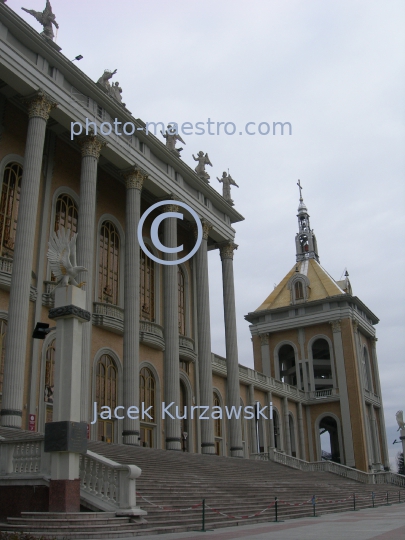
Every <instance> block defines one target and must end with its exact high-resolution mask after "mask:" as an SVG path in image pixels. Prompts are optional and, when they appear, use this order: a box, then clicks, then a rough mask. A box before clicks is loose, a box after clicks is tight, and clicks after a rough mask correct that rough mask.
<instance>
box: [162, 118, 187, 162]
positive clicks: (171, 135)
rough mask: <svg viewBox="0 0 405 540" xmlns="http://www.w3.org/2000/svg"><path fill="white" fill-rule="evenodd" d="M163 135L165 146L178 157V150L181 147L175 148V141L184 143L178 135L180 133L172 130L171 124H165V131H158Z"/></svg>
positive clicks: (179, 150)
mask: <svg viewBox="0 0 405 540" xmlns="http://www.w3.org/2000/svg"><path fill="white" fill-rule="evenodd" d="M160 133H161V134H162V135H163V137H164V138H165V139H166V146H167V148H168V149H169V150H170V151H171V152H174V153H175V154H176V155H177V156H178V157H180V152H181V151H182V150H183V148H176V142H177V141H180V142H182V143H183V144H186V143H185V142H184V141H183V139H182V138H181V137H180V135H179V134H178V133H176V132H174V128H173V126H172V125H171V124H169V125H168V126H167V129H166V133H163V131H161V132H160Z"/></svg>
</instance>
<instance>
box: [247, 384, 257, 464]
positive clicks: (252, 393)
mask: <svg viewBox="0 0 405 540" xmlns="http://www.w3.org/2000/svg"><path fill="white" fill-rule="evenodd" d="M249 405H251V406H252V407H253V408H254V411H255V416H256V401H255V387H254V385H253V384H249ZM256 424H257V420H256V418H253V419H252V420H249V428H250V440H251V441H252V448H251V449H250V453H251V454H257V453H258V450H257V427H256Z"/></svg>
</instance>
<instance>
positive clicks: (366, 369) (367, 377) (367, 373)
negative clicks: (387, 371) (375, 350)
mask: <svg viewBox="0 0 405 540" xmlns="http://www.w3.org/2000/svg"><path fill="white" fill-rule="evenodd" d="M362 360H363V373H364V387H365V389H366V390H373V379H372V376H371V367H370V359H369V357H368V352H367V349H366V348H365V347H364V348H363V359H362Z"/></svg>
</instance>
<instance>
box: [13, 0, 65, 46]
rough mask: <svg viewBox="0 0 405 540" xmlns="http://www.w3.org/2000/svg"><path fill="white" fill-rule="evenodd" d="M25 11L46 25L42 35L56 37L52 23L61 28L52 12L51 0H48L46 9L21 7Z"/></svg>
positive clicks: (50, 37)
mask: <svg viewBox="0 0 405 540" xmlns="http://www.w3.org/2000/svg"><path fill="white" fill-rule="evenodd" d="M21 9H22V10H23V11H26V12H27V13H29V14H30V15H32V16H33V17H35V18H36V20H37V21H38V22H39V23H40V24H42V26H43V27H44V30H43V32H42V35H44V36H45V37H47V38H49V39H53V38H54V37H55V34H54V33H53V28H52V25H54V26H55V27H56V28H59V25H58V23H57V22H56V20H55V19H56V17H55V15H54V14H53V13H52V6H51V3H50V1H49V0H46V6H45V9H44V11H35V10H33V9H25V8H21Z"/></svg>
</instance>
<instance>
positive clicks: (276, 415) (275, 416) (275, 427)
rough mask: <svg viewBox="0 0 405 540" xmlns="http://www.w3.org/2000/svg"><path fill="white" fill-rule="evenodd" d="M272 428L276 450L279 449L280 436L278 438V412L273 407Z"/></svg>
mask: <svg viewBox="0 0 405 540" xmlns="http://www.w3.org/2000/svg"><path fill="white" fill-rule="evenodd" d="M273 429H274V447H275V448H277V450H280V449H281V438H280V419H279V416H278V412H277V411H276V410H275V409H274V408H273Z"/></svg>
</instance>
